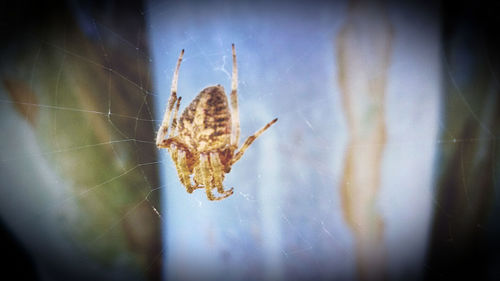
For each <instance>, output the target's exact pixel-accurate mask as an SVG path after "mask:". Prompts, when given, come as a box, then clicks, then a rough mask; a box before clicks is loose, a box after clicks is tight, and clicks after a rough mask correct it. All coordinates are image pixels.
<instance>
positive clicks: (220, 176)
mask: <svg viewBox="0 0 500 281" xmlns="http://www.w3.org/2000/svg"><path fill="white" fill-rule="evenodd" d="M210 164H211V165H212V176H213V177H214V184H215V186H216V187H217V191H218V192H219V193H220V194H224V195H226V194H228V196H229V195H231V194H233V188H232V187H231V188H230V189H228V190H227V191H225V190H224V186H223V185H222V181H223V180H224V167H223V166H222V163H221V161H220V158H219V154H218V153H216V152H212V153H210Z"/></svg>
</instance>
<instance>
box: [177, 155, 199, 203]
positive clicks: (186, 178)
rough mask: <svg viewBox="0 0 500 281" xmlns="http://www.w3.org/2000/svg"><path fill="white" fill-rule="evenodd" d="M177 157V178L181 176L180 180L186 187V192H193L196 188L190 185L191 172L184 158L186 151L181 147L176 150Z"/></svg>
mask: <svg viewBox="0 0 500 281" xmlns="http://www.w3.org/2000/svg"><path fill="white" fill-rule="evenodd" d="M178 159H179V162H178V163H179V164H178V165H179V170H178V172H177V173H178V174H179V178H181V177H182V179H181V182H183V183H184V186H185V187H186V190H187V192H188V193H193V191H194V190H195V189H196V188H195V187H193V186H192V185H191V177H190V176H191V173H190V172H189V168H188V165H187V160H186V152H185V151H184V150H182V149H179V150H178Z"/></svg>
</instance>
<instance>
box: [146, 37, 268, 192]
mask: <svg viewBox="0 0 500 281" xmlns="http://www.w3.org/2000/svg"><path fill="white" fill-rule="evenodd" d="M232 52H233V72H232V78H231V111H232V112H230V111H229V106H228V101H227V97H226V93H225V92H224V87H222V86H221V85H216V86H210V87H206V88H205V89H203V90H202V91H201V92H200V93H199V94H198V96H196V98H195V99H194V100H193V101H192V102H191V103H190V104H189V106H188V107H186V109H185V110H184V112H183V113H182V115H181V117H180V119H179V121H177V113H178V111H179V106H180V102H181V97H179V98H177V80H178V77H179V68H180V65H181V61H182V56H183V55H184V50H182V51H181V54H180V56H179V59H178V60H177V66H176V68H175V72H174V77H173V78H172V88H171V94H170V98H169V100H168V104H167V108H166V112H165V115H164V116H163V122H162V124H161V126H160V129H159V131H158V134H157V136H156V146H157V147H158V148H166V149H168V152H169V153H170V156H171V157H172V161H173V162H174V163H175V167H176V169H177V174H178V176H179V180H180V182H181V183H182V185H184V186H185V187H186V190H187V192H188V193H192V192H193V191H194V190H196V189H198V188H205V192H206V194H207V197H208V199H209V200H211V201H213V200H222V199H224V198H227V197H228V196H230V195H231V194H233V188H230V189H228V190H224V187H223V185H222V182H223V180H224V176H225V174H226V173H229V172H230V171H231V166H232V165H234V163H236V162H237V161H238V160H240V158H241V157H242V156H243V153H245V151H246V150H247V148H248V147H249V146H250V145H251V144H252V143H253V142H254V141H255V139H257V138H258V137H259V136H260V135H261V134H262V133H263V132H264V131H265V130H267V129H268V128H269V127H270V126H271V125H272V124H274V123H275V122H276V121H277V120H278V118H276V119H274V120H272V121H271V122H269V123H268V124H267V125H265V126H264V127H263V128H262V129H260V130H258V131H257V132H256V133H255V134H254V135H252V136H250V137H248V138H247V139H246V140H245V142H244V143H243V145H242V146H241V147H240V148H239V149H238V142H239V138H240V120H239V113H238V95H237V86H238V69H237V67H236V51H235V48H234V44H232ZM174 105H175V111H174V116H173V119H172V124H171V126H170V133H169V134H168V138H165V137H166V136H167V132H168V130H169V123H170V115H171V113H172V110H173V108H174ZM237 149H238V151H237V152H236V150H237ZM235 152H236V153H235ZM191 175H194V176H193V180H194V185H193V184H192V183H191ZM212 189H217V192H218V193H219V194H221V196H219V197H216V196H214V195H213V194H212Z"/></svg>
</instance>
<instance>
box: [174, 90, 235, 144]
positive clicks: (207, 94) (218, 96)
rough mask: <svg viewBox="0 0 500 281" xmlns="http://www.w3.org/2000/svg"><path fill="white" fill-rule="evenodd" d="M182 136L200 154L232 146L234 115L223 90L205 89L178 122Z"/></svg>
mask: <svg viewBox="0 0 500 281" xmlns="http://www.w3.org/2000/svg"><path fill="white" fill-rule="evenodd" d="M179 136H180V138H181V139H182V140H183V141H185V142H186V143H187V144H190V146H191V147H192V148H194V149H196V151H198V152H206V151H215V150H219V149H221V148H224V147H225V146H226V145H229V144H230V140H231V113H230V111H229V107H228V101H227V97H226V94H225V92H224V88H223V87H222V86H220V85H217V86H211V87H207V88H205V89H203V90H202V91H201V92H200V93H199V94H198V96H196V98H195V99H194V100H193V101H192V102H191V103H190V104H189V106H188V107H187V108H186V109H185V110H184V112H183V113H182V115H181V118H180V120H179Z"/></svg>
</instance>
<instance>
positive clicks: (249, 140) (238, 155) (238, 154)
mask: <svg viewBox="0 0 500 281" xmlns="http://www.w3.org/2000/svg"><path fill="white" fill-rule="evenodd" d="M276 121H278V118H275V119H274V120H273V121H271V122H269V123H267V124H266V126H264V127H263V128H262V129H260V130H258V131H257V132H256V133H255V134H253V135H251V136H249V137H248V138H247V139H246V140H245V142H244V143H243V145H242V146H241V148H240V149H239V150H238V152H236V154H235V155H234V157H233V160H232V161H231V165H233V164H234V163H236V161H238V160H240V158H241V157H242V156H243V153H245V150H247V149H248V147H249V146H250V145H251V144H252V142H254V141H255V140H256V139H257V138H258V137H259V136H260V135H261V134H262V133H264V131H265V130H267V129H269V127H271V125H272V124H274V123H276Z"/></svg>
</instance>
